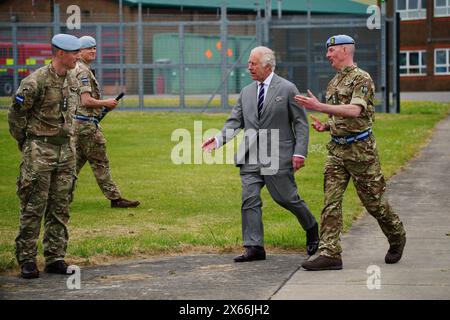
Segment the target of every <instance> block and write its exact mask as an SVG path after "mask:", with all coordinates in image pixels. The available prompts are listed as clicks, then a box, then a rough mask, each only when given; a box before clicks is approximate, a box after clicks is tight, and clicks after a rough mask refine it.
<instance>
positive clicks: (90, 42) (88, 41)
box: [80, 36, 97, 49]
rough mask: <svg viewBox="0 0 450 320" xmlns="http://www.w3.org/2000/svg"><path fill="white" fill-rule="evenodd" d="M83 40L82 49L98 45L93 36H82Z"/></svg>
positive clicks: (81, 39)
mask: <svg viewBox="0 0 450 320" xmlns="http://www.w3.org/2000/svg"><path fill="white" fill-rule="evenodd" d="M80 41H81V49H86V48H92V47H95V46H97V42H95V39H94V38H92V37H91V36H82V37H81V38H80Z"/></svg>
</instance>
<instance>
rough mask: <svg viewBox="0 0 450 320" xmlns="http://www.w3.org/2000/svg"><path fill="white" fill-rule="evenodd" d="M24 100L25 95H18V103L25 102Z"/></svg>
mask: <svg viewBox="0 0 450 320" xmlns="http://www.w3.org/2000/svg"><path fill="white" fill-rule="evenodd" d="M24 101H25V97H22V96H19V95H17V96H16V102H17V103H18V104H23V102H24Z"/></svg>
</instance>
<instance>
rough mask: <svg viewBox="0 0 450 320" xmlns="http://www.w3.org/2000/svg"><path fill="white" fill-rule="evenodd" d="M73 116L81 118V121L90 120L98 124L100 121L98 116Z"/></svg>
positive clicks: (77, 118)
mask: <svg viewBox="0 0 450 320" xmlns="http://www.w3.org/2000/svg"><path fill="white" fill-rule="evenodd" d="M73 118H74V119H76V120H80V121H89V122H92V123H95V124H96V125H97V124H98V122H99V121H98V119H97V118H96V117H87V116H82V115H79V114H76V115H74V116H73Z"/></svg>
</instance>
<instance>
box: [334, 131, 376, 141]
mask: <svg viewBox="0 0 450 320" xmlns="http://www.w3.org/2000/svg"><path fill="white" fill-rule="evenodd" d="M371 134H372V129H368V130H366V131H363V132H361V133H358V134H353V135H349V136H331V140H333V141H334V142H336V143H337V144H342V145H344V144H352V143H354V142H356V141H363V140H366V139H367V138H368V137H370V135H371Z"/></svg>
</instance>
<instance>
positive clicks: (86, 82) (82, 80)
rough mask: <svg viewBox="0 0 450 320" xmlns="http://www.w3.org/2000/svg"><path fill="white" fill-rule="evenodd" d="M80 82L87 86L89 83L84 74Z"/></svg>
mask: <svg viewBox="0 0 450 320" xmlns="http://www.w3.org/2000/svg"><path fill="white" fill-rule="evenodd" d="M81 82H82V83H83V84H84V85H85V86H87V85H88V84H89V78H88V77H87V76H86V77H83V78H81Z"/></svg>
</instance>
